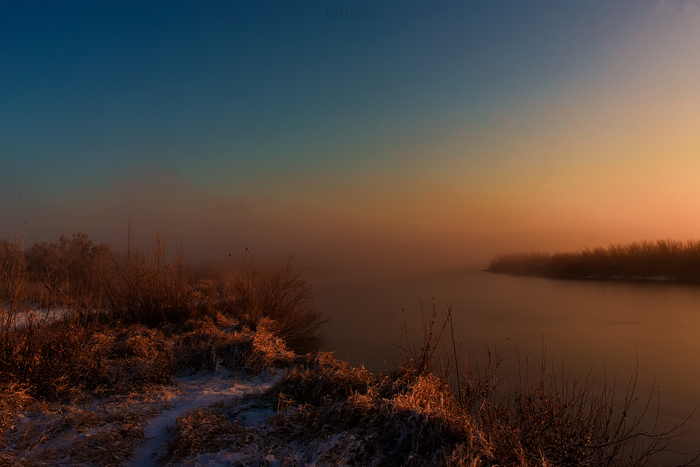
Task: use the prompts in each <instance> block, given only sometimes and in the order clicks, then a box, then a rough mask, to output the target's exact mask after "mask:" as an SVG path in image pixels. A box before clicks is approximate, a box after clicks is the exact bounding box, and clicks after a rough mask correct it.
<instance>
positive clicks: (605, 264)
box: [487, 240, 700, 282]
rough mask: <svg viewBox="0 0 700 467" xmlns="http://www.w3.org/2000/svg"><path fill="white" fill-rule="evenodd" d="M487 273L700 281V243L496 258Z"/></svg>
mask: <svg viewBox="0 0 700 467" xmlns="http://www.w3.org/2000/svg"><path fill="white" fill-rule="evenodd" d="M487 270H488V271H491V272H501V273H507V274H517V275H534V276H543V277H558V278H601V279H603V278H624V279H650V278H655V277H662V278H667V279H671V280H678V281H689V282H697V281H700V241H687V242H685V243H683V242H679V241H674V240H658V241H656V242H648V241H644V242H635V243H630V244H627V245H620V244H617V245H611V246H609V247H608V248H596V249H593V250H589V249H585V250H581V251H578V252H575V253H555V254H551V255H550V254H548V253H529V254H504V255H499V256H497V257H496V258H495V259H494V260H493V261H491V264H490V265H489V267H488V269H487Z"/></svg>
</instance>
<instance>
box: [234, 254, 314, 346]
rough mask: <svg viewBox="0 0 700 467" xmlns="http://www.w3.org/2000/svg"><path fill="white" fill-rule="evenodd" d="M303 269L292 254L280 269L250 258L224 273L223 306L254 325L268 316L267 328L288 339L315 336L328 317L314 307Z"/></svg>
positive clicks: (235, 315) (238, 317)
mask: <svg viewBox="0 0 700 467" xmlns="http://www.w3.org/2000/svg"><path fill="white" fill-rule="evenodd" d="M302 273H303V270H299V271H298V270H296V269H295V268H294V256H293V255H289V256H288V257H287V259H286V261H285V262H284V264H283V265H282V267H281V268H279V269H270V268H262V267H260V266H258V265H257V264H255V263H253V261H252V260H251V261H249V262H247V263H245V264H244V265H243V266H242V267H238V268H236V269H234V270H233V271H230V272H229V273H228V274H225V275H224V277H223V290H224V293H223V300H222V306H223V309H224V310H225V312H227V313H231V314H232V315H233V316H234V317H236V319H239V320H241V321H243V322H245V323H249V324H251V325H253V326H255V325H257V324H258V323H260V322H261V321H262V320H263V319H265V320H267V321H268V329H269V330H271V331H273V332H275V333H276V334H277V335H279V336H280V337H282V338H284V339H286V340H287V341H290V340H293V339H300V338H312V337H315V335H316V332H317V331H318V328H319V327H320V326H321V324H323V323H324V322H325V319H324V318H323V315H322V313H321V312H319V311H318V310H317V309H316V308H315V307H314V305H313V301H312V291H311V286H310V284H309V283H308V282H307V281H306V280H304V279H302V277H301V276H302Z"/></svg>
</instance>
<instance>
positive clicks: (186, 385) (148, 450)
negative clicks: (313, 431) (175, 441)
mask: <svg viewBox="0 0 700 467" xmlns="http://www.w3.org/2000/svg"><path fill="white" fill-rule="evenodd" d="M282 375H283V373H282V372H279V373H276V374H275V373H273V374H268V375H266V376H259V377H254V378H251V379H237V378H224V377H222V376H220V375H205V376H201V375H200V376H195V377H187V378H177V379H176V381H177V382H178V383H179V384H178V386H177V388H176V391H177V393H176V394H174V396H173V398H172V400H171V404H172V408H171V409H169V410H167V411H165V412H163V413H161V414H159V415H157V416H156V417H154V418H152V419H151V420H150V421H149V422H148V425H146V428H145V429H144V431H145V436H146V441H145V443H144V444H142V445H141V446H140V447H139V449H138V450H137V451H136V454H135V455H134V457H133V458H132V459H131V461H130V462H127V463H125V464H124V465H125V466H127V467H138V466H154V465H155V463H156V460H157V459H158V457H159V456H160V454H161V449H162V448H163V447H164V445H165V443H166V442H167V440H168V427H171V426H174V425H175V421H176V419H177V417H180V416H182V415H184V414H185V413H186V412H187V411H188V410H190V409H193V408H197V407H202V406H207V405H210V404H213V403H214V402H217V401H220V400H224V399H228V398H231V397H238V396H243V395H246V394H250V393H254V392H263V391H265V390H267V389H268V388H270V387H271V386H272V385H274V384H275V383H276V382H278V381H279V380H280V379H281V378H282Z"/></svg>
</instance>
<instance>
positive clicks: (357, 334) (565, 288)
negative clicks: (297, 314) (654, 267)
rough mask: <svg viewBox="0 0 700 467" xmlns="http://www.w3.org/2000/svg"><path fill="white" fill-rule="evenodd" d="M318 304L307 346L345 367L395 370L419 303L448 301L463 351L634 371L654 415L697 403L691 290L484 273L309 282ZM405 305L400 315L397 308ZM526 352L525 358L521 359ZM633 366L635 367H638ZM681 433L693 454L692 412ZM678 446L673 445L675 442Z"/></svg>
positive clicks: (699, 379)
mask: <svg viewBox="0 0 700 467" xmlns="http://www.w3.org/2000/svg"><path fill="white" fill-rule="evenodd" d="M314 287H315V290H316V303H317V305H318V306H319V307H320V308H321V309H322V310H323V311H325V312H326V313H327V314H329V315H330V316H331V321H330V322H329V323H327V324H326V325H324V327H323V328H322V330H321V334H322V337H321V339H320V340H319V341H317V342H316V343H315V344H314V345H315V347H316V348H317V349H318V350H324V351H332V352H334V353H335V355H336V357H338V358H342V359H346V360H348V361H350V362H351V363H352V364H353V365H360V364H364V365H365V366H367V367H369V368H372V369H374V370H382V369H384V368H391V367H393V366H395V364H396V361H397V360H398V359H399V358H400V357H401V350H400V349H399V348H398V347H397V346H396V344H398V345H405V343H406V336H405V334H404V332H403V331H402V330H401V323H402V321H403V319H404V318H405V319H406V321H407V323H408V327H409V329H411V330H412V331H409V334H411V335H414V336H415V335H417V334H418V333H419V332H420V329H421V326H420V322H421V307H420V301H421V300H422V301H423V303H424V304H425V305H426V306H427V307H430V306H432V305H431V301H432V299H433V297H434V299H435V303H436V304H438V305H439V306H441V307H442V309H445V306H446V303H448V302H451V304H452V310H453V314H454V319H455V324H456V326H457V330H458V333H459V337H460V340H461V341H462V342H463V344H464V347H465V348H469V349H471V353H472V354H478V353H480V352H481V353H483V354H485V353H486V350H485V349H486V348H487V347H490V348H491V349H493V348H494V347H495V348H497V349H499V353H502V354H503V355H504V357H505V360H506V364H508V365H511V367H514V366H517V361H518V356H519V358H520V361H521V363H522V362H523V361H524V360H525V359H527V358H529V359H530V361H531V362H537V363H539V362H540V360H541V355H542V349H543V347H545V348H546V354H547V355H548V358H549V360H550V361H551V360H555V361H556V362H558V365H561V363H562V362H563V364H564V367H565V368H566V369H567V370H570V371H572V372H574V373H578V374H583V375H585V374H588V373H591V374H593V375H596V376H597V377H598V378H601V377H602V376H603V374H605V375H607V379H608V380H611V379H613V378H617V379H618V380H622V381H625V382H626V381H628V380H629V378H630V376H631V375H632V374H633V372H634V370H635V368H637V367H638V368H639V380H638V388H639V391H638V393H639V395H642V396H646V395H647V394H648V393H649V391H650V390H651V388H653V387H657V388H658V389H659V393H660V397H661V399H660V400H661V414H662V420H663V421H666V422H669V423H672V422H674V421H676V420H679V419H680V418H684V417H685V416H687V415H688V414H690V413H691V412H692V411H693V410H694V409H695V408H696V407H698V406H700V365H698V363H699V360H700V338H699V336H700V286H697V285H688V284H674V283H666V282H664V283H655V282H654V283H646V282H645V283H638V282H623V281H572V280H552V279H543V278H535V277H513V276H508V275H502V274H490V273H486V272H480V271H479V272H476V271H475V272H464V273H449V274H447V273H445V274H434V275H426V276H414V277H404V278H400V279H399V278H396V279H384V280H372V281H325V282H324V281H314ZM402 310H404V311H402ZM528 356H529V357H528ZM637 362H638V363H637ZM686 427H687V428H691V430H692V431H691V432H690V433H688V434H687V435H685V436H684V437H683V439H682V442H683V444H684V445H690V447H691V449H692V450H693V451H694V452H700V414H697V413H696V414H694V415H693V416H692V417H691V420H690V422H689V423H688V425H687V426H686ZM679 447H680V446H679Z"/></svg>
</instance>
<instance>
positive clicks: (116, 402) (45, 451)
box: [3, 390, 168, 466]
mask: <svg viewBox="0 0 700 467" xmlns="http://www.w3.org/2000/svg"><path fill="white" fill-rule="evenodd" d="M167 400H168V395H167V394H165V393H163V392H161V391H158V390H151V391H147V392H141V393H138V394H130V395H120V396H112V397H109V398H103V399H98V400H92V399H87V400H85V401H83V402H81V403H71V404H61V403H46V402H35V403H34V404H32V405H30V406H29V407H27V408H26V409H25V410H23V413H22V414H20V416H19V417H17V418H15V419H14V420H13V423H12V424H11V425H10V426H9V427H8V429H7V430H6V432H5V433H6V442H5V443H4V446H3V455H4V456H5V460H6V462H7V464H8V465H27V466H45V465H95V466H102V465H114V466H116V465H121V464H122V463H123V462H124V461H126V460H128V459H129V458H130V457H131V456H133V454H134V452H135V449H136V447H137V445H138V443H139V442H140V440H141V439H142V438H143V428H144V426H145V425H146V423H147V422H148V420H149V419H150V418H151V417H153V416H154V415H156V414H157V413H158V412H159V411H161V410H163V409H165V408H167V406H168V405H167V404H168V402H167Z"/></svg>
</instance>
